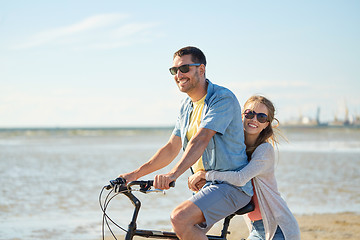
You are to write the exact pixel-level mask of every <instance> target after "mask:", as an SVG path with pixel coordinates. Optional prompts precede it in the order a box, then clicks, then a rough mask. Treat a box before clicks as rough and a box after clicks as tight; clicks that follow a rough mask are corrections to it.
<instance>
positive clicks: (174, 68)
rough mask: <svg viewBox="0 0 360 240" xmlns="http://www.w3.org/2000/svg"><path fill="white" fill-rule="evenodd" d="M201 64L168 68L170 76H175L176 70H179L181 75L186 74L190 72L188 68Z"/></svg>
mask: <svg viewBox="0 0 360 240" xmlns="http://www.w3.org/2000/svg"><path fill="white" fill-rule="evenodd" d="M200 65H201V63H191V64H184V65H181V66H180V67H172V68H169V70H170V73H171V75H176V74H177V72H178V70H180V72H182V73H187V72H189V71H190V66H200Z"/></svg>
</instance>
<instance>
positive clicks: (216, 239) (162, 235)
mask: <svg viewBox="0 0 360 240" xmlns="http://www.w3.org/2000/svg"><path fill="white" fill-rule="evenodd" d="M153 182H154V181H153V180H148V181H132V182H130V183H129V184H126V181H125V179H122V178H117V179H115V180H111V181H110V185H106V186H104V187H103V188H102V190H101V192H100V195H99V203H100V207H101V210H102V212H103V222H102V237H103V239H105V228H104V227H105V223H106V225H107V227H108V229H109V231H110V233H111V234H112V236H113V237H114V239H117V238H116V236H115V234H114V233H113V231H112V230H111V228H110V225H109V222H108V221H111V222H112V223H113V224H114V225H115V226H117V227H118V228H120V229H121V230H123V231H124V232H126V235H125V240H132V239H133V238H134V236H140V237H143V238H154V239H179V238H178V237H177V236H176V234H175V233H174V232H167V231H159V230H144V229H138V228H137V224H136V221H137V218H138V214H139V211H140V207H141V202H140V200H139V199H138V198H137V197H135V195H134V194H133V192H134V191H138V192H141V193H149V192H159V191H161V192H162V190H158V189H155V190H151V187H152V186H153ZM132 186H139V189H138V190H135V189H132ZM170 187H175V182H171V183H170ZM104 189H106V190H111V191H110V192H109V193H108V195H107V196H106V198H105V200H104V203H103V205H102V203H101V198H102V194H103V192H104ZM115 192H116V193H115ZM111 194H113V195H112V196H111ZM119 194H123V195H125V196H126V197H128V199H129V200H130V201H131V203H132V204H133V206H134V211H133V215H132V219H131V221H130V223H129V225H128V228H127V229H124V228H123V227H121V226H119V225H118V224H117V223H116V222H115V221H113V220H112V219H111V218H110V217H109V216H108V215H107V214H106V209H107V207H108V205H109V203H110V201H111V200H112V199H113V198H114V197H116V196H118V195H119ZM110 196H111V197H110ZM254 208H255V206H254V203H253V202H252V201H250V202H249V203H248V204H247V205H246V206H245V207H243V208H241V209H239V210H238V211H236V212H235V213H233V214H231V215H229V216H227V217H226V218H225V219H224V222H223V228H222V230H221V234H220V235H206V236H207V237H208V239H209V240H227V238H226V237H227V235H228V234H230V232H229V231H228V228H229V225H230V220H231V219H232V218H233V217H234V216H235V215H243V214H246V213H249V212H251V211H253V210H254Z"/></svg>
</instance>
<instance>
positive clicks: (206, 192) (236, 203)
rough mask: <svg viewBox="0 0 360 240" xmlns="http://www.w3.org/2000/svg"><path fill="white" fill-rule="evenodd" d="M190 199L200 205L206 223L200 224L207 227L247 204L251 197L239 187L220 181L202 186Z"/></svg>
mask: <svg viewBox="0 0 360 240" xmlns="http://www.w3.org/2000/svg"><path fill="white" fill-rule="evenodd" d="M189 200H190V201H191V202H193V203H194V204H195V205H196V206H198V207H199V208H200V210H201V211H202V213H203V215H204V218H205V221H206V223H202V224H199V226H200V227H201V228H207V227H210V226H212V225H213V224H214V223H216V222H217V221H220V220H221V219H223V218H225V217H227V216H229V215H230V214H232V213H234V212H236V211H237V210H239V209H240V208H242V207H244V206H246V204H248V203H249V202H250V200H251V197H250V196H249V195H247V194H246V193H244V192H243V191H242V190H241V189H240V188H238V187H235V186H232V185H229V184H226V183H219V184H210V185H208V186H206V187H204V188H202V189H201V190H200V191H199V192H197V193H196V194H195V195H193V196H192V197H191V198H190V199H189Z"/></svg>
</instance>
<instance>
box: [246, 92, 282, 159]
mask: <svg viewBox="0 0 360 240" xmlns="http://www.w3.org/2000/svg"><path fill="white" fill-rule="evenodd" d="M260 103H262V104H264V105H265V106H266V108H267V110H268V114H267V115H268V119H267V120H268V122H269V125H268V126H267V127H266V128H265V129H264V130H262V131H261V132H260V134H259V136H258V137H257V139H256V141H255V145H254V146H251V147H246V154H247V155H248V157H249V159H250V158H251V154H252V153H253V152H254V151H255V149H256V148H257V147H258V146H259V145H260V144H262V143H265V142H268V143H270V144H271V145H273V146H275V145H276V144H277V143H278V140H277V138H276V136H275V134H274V129H275V128H277V127H278V126H279V120H277V119H276V118H275V107H274V104H273V103H272V102H271V101H270V100H269V99H267V98H266V97H264V96H260V95H254V96H251V97H250V98H249V99H248V100H247V101H246V102H245V105H244V111H245V110H246V109H248V108H247V106H249V105H250V104H254V105H253V107H255V106H256V105H257V104H260ZM251 110H253V109H251ZM274 120H275V121H276V122H277V124H276V125H273V121H274Z"/></svg>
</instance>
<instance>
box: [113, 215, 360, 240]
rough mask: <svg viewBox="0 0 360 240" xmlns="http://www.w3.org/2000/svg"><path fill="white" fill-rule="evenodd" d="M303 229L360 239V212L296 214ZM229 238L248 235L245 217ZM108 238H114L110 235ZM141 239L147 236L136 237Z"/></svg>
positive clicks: (326, 238) (307, 236)
mask: <svg viewBox="0 0 360 240" xmlns="http://www.w3.org/2000/svg"><path fill="white" fill-rule="evenodd" d="M295 217H296V219H297V221H298V223H299V226H300V231H301V239H302V240H313V239H316V240H335V239H348V240H359V239H360V214H355V213H338V214H314V215H301V216H295ZM220 229H221V226H218V225H216V226H215V227H214V228H213V229H211V230H210V232H209V234H214V235H217V234H219V233H220ZM229 231H230V235H228V239H229V240H240V239H241V238H246V237H247V236H248V230H247V226H246V224H245V222H244V221H243V218H242V217H240V216H237V217H234V218H233V220H232V222H231V224H230V229H229ZM106 239H107V240H110V239H112V238H110V237H108V238H106ZM135 239H136V240H141V239H145V238H138V237H136V238H135Z"/></svg>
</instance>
